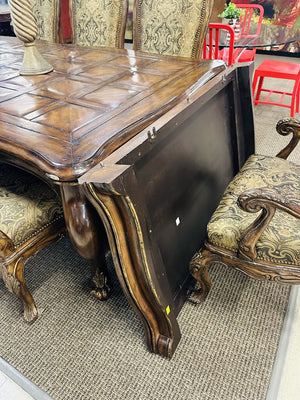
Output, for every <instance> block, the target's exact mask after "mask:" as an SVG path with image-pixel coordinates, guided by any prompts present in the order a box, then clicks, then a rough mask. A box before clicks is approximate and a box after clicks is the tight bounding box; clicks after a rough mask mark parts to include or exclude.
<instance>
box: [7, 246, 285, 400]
mask: <svg viewBox="0 0 300 400" xmlns="http://www.w3.org/2000/svg"><path fill="white" fill-rule="evenodd" d="M27 276H28V284H29V286H30V288H31V289H32V291H33V294H34V297H35V299H36V302H37V304H38V307H40V308H41V309H42V313H41V316H40V318H39V320H38V321H36V322H35V323H34V324H32V325H28V324H26V323H24V321H23V320H22V315H21V306H20V304H19V302H18V301H17V300H16V299H15V298H14V296H13V295H11V294H10V293H8V292H7V290H6V288H5V287H4V284H3V283H2V282H1V283H0V309H1V324H0V338H1V341H0V356H1V357H3V358H4V359H5V360H6V361H7V362H9V363H10V364H12V365H13V366H14V367H15V368H17V369H18V370H19V371H20V372H21V373H22V374H24V375H25V376H26V377H27V378H28V379H30V380H32V381H33V382H34V383H35V384H36V385H38V386H39V387H40V388H41V389H43V390H44V391H46V392H47V393H48V394H49V395H50V396H52V397H53V398H54V399H56V400H67V399H68V400H69V399H70V400H77V399H78V400H79V399H80V400H96V399H97V400H104V399H109V400H123V399H124V400H125V399H126V400H127V399H130V400H154V399H155V400H160V399H164V400H166V399H168V400H171V399H172V400H187V399H189V400H200V399H201V400H206V399H207V400H208V399H209V400H218V399H219V400H227V399H228V400H243V399H245V400H246V399H247V400H250V399H251V400H263V399H264V398H265V395H266V391H267V388H268V383H269V379H270V375H271V371H272V365H273V362H274V357H275V355H276V350H277V345H278V341H279V338H280V332H281V327H282V323H283V319H284V315H285V310H286V306H287V300H288V293H289V288H288V287H286V286H280V285H274V284H266V283H263V282H257V281H255V280H252V279H250V278H248V277H246V276H244V275H243V274H241V273H238V272H235V271H232V270H229V269H226V268H224V267H217V266H216V267H215V268H213V269H212V279H213V285H214V286H213V290H212V291H211V295H210V296H209V298H208V299H207V301H206V302H205V303H204V304H203V305H200V306H195V305H192V304H189V303H186V305H185V306H184V307H183V309H182V311H181V313H180V315H179V324H180V327H181V331H182V340H181V342H180V344H179V346H178V348H177V351H176V353H175V355H174V357H173V358H172V360H167V359H164V358H161V357H160V356H157V355H154V354H150V353H149V352H148V350H147V348H146V346H145V342H144V335H143V330H142V326H141V324H140V322H139V320H138V318H137V317H136V316H135V314H134V313H133V311H132V310H131V308H130V307H129V305H128V304H127V301H126V299H125V298H124V295H123V293H122V292H121V290H120V288H119V286H118V283H117V282H116V281H115V282H114V290H113V292H112V296H111V298H110V300H109V301H108V302H106V303H101V302H99V301H97V300H96V299H94V298H93V297H91V296H90V294H89V285H88V281H89V271H88V267H87V264H86V262H85V261H83V260H82V259H81V258H80V257H79V256H78V255H77V254H76V252H75V251H74V250H73V248H72V246H71V244H70V242H69V240H68V239H64V240H62V241H61V242H60V243H58V244H56V245H54V246H53V247H51V248H48V249H46V250H44V251H42V252H40V253H39V254H38V256H37V257H36V258H35V259H33V260H32V261H31V262H30V264H29V265H28V267H27Z"/></svg>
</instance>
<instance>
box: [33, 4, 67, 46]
mask: <svg viewBox="0 0 300 400" xmlns="http://www.w3.org/2000/svg"><path fill="white" fill-rule="evenodd" d="M31 5H32V11H33V15H34V17H35V20H36V24H37V29H38V32H37V38H38V39H42V40H47V41H49V42H59V26H60V6H61V1H60V0H31Z"/></svg>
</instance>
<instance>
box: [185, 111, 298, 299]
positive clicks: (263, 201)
mask: <svg viewBox="0 0 300 400" xmlns="http://www.w3.org/2000/svg"><path fill="white" fill-rule="evenodd" d="M276 130H277V132H278V133H279V134H281V135H288V134H292V139H291V141H290V142H289V144H288V145H287V146H286V147H285V148H284V149H283V150H282V151H280V152H279V153H278V154H277V157H279V158H282V159H286V158H287V157H288V156H289V154H290V153H291V152H292V150H293V149H294V148H295V146H296V145H297V143H298V142H299V140H300V121H297V120H294V119H292V118H287V119H284V120H281V121H279V122H278V124H277V126H276ZM286 162H287V163H289V161H286ZM299 180H300V177H299ZM296 197H297V195H296ZM298 198H299V202H294V201H291V200H289V199H288V198H287V197H286V196H285V195H284V193H282V195H278V193H276V194H274V192H273V191H272V190H268V189H260V188H257V189H250V190H247V191H246V192H244V193H242V194H241V195H240V196H239V197H238V206H239V207H240V208H241V209H242V210H243V211H246V212H250V213H256V212H258V211H261V213H260V215H259V216H258V217H257V218H256V219H255V220H254V222H253V223H251V224H250V225H249V226H248V228H247V229H246V230H245V231H244V232H243V234H242V235H241V237H240V240H239V242H238V251H237V252H233V251H231V250H228V249H225V248H223V247H218V246H216V245H215V244H212V243H210V242H209V241H208V240H206V241H205V244H204V246H203V248H202V249H201V250H200V251H199V252H197V253H196V254H195V255H194V257H193V258H192V260H191V262H190V273H191V275H192V276H193V277H194V278H195V279H196V281H197V282H196V286H195V290H194V292H193V293H192V295H191V297H190V300H191V301H192V302H195V303H199V302H201V301H203V300H205V298H206V297H207V295H208V293H209V290H210V288H211V280H210V276H209V272H208V268H209V266H210V265H211V264H215V263H219V264H223V265H226V266H229V267H232V268H234V269H238V270H240V271H242V272H244V273H245V274H247V275H249V276H251V277H253V278H256V279H259V280H267V281H275V282H280V283H287V284H300V265H287V264H283V263H273V262H269V261H262V260H261V259H258V258H257V252H256V245H257V242H258V240H259V238H260V237H261V235H262V233H263V232H264V231H265V229H266V228H267V226H268V225H269V223H270V221H271V220H272V218H273V216H274V214H275V212H276V210H282V211H284V212H286V213H288V214H289V215H290V216H292V217H295V218H297V219H300V192H299V195H298ZM237 223H238V222H237Z"/></svg>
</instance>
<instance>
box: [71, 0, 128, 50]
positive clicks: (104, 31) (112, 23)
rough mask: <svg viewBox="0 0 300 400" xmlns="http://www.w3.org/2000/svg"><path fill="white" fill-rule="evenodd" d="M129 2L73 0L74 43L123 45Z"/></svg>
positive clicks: (82, 44)
mask: <svg viewBox="0 0 300 400" xmlns="http://www.w3.org/2000/svg"><path fill="white" fill-rule="evenodd" d="M127 4H128V3H127V1H126V0H72V13H71V14H72V26H73V40H74V43H76V44H79V45H81V46H108V47H117V48H119V47H123V46H124V43H123V41H122V42H121V41H120V38H121V37H122V35H123V36H124V33H125V24H126V14H127Z"/></svg>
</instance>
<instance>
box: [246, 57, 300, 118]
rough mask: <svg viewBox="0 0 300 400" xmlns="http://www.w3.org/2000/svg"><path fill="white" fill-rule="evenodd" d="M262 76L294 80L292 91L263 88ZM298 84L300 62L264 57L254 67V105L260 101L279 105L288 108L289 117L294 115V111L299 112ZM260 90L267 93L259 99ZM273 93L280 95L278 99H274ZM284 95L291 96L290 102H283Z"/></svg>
mask: <svg viewBox="0 0 300 400" xmlns="http://www.w3.org/2000/svg"><path fill="white" fill-rule="evenodd" d="M264 78H277V79H289V80H293V81H294V87H293V90H292V92H288V91H287V92H284V91H280V90H271V89H266V88H263V82H264ZM257 82H258V87H257V92H256V95H255V89H256V85H257ZM299 85H300V64H295V63H291V62H285V61H277V60H276V61H274V60H268V59H266V60H264V61H263V62H262V63H261V64H260V66H259V67H258V68H256V70H255V72H254V79H253V84H252V91H253V99H254V105H257V104H259V103H262V104H272V105H276V106H280V107H286V108H290V109H291V117H294V115H295V111H296V112H299ZM261 92H267V93H268V95H267V97H266V98H265V99H263V100H260V95H261ZM274 94H275V95H281V96H280V98H279V100H277V101H275V99H274V97H275V96H274ZM272 95H273V96H272ZM271 96H272V98H273V101H272V100H271V99H270V98H271ZM286 96H290V97H291V102H290V104H286V103H285V104H284V103H283V99H284V98H285V97H286ZM277 97H278V96H277Z"/></svg>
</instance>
